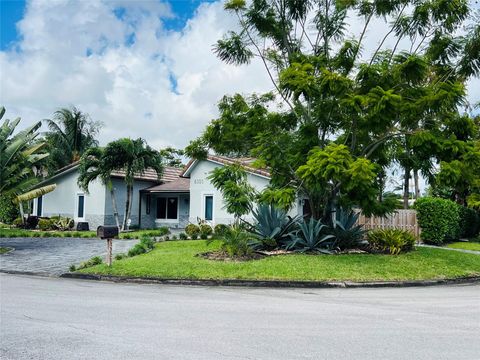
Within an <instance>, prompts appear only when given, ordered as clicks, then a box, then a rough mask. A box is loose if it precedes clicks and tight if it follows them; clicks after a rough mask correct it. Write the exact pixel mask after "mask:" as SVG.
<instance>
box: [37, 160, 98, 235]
mask: <svg viewBox="0 0 480 360" xmlns="http://www.w3.org/2000/svg"><path fill="white" fill-rule="evenodd" d="M77 179H78V171H77V170H76V169H74V170H72V171H71V172H69V173H66V174H63V175H62V176H60V177H58V178H56V179H52V180H51V181H49V182H48V184H57V188H56V189H55V190H54V191H52V192H50V193H48V194H45V195H43V204H42V213H41V215H42V216H46V217H48V216H55V215H60V216H68V217H70V218H73V219H74V220H75V223H76V222H78V221H87V222H89V223H90V228H91V229H94V228H95V226H97V225H99V224H103V218H104V212H105V187H104V186H103V185H102V184H101V183H100V181H93V182H92V183H90V185H89V193H88V194H86V193H85V192H84V191H83V190H81V189H80V187H79V186H78V184H77ZM79 194H83V195H84V196H85V202H84V216H85V218H84V219H78V217H77V213H78V212H77V198H78V195H79ZM37 206H38V199H35V201H34V206H33V214H36V213H37Z"/></svg>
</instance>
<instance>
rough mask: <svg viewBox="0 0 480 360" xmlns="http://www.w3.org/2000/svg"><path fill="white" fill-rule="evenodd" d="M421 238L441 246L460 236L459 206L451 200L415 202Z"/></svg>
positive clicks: (432, 199)
mask: <svg viewBox="0 0 480 360" xmlns="http://www.w3.org/2000/svg"><path fill="white" fill-rule="evenodd" d="M415 209H416V210H417V221H418V224H419V225H420V228H421V229H422V232H421V238H422V240H423V241H425V242H426V243H429V244H435V245H441V244H443V243H445V242H448V241H452V240H456V239H458V238H459V236H460V225H459V224H460V210H459V206H458V205H457V204H456V203H455V202H453V201H450V200H446V199H440V198H428V197H425V198H421V199H418V200H417V201H416V202H415Z"/></svg>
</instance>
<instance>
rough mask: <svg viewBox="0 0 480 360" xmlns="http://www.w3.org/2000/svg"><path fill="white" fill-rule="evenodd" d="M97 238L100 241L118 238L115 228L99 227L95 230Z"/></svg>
mask: <svg viewBox="0 0 480 360" xmlns="http://www.w3.org/2000/svg"><path fill="white" fill-rule="evenodd" d="M97 236H98V237H99V238H101V239H113V238H114V237H117V236H118V227H117V226H99V227H98V228H97Z"/></svg>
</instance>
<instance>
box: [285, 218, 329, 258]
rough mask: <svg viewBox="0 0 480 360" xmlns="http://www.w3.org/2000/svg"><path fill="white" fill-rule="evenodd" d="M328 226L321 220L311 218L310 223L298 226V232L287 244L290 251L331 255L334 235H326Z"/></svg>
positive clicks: (292, 235)
mask: <svg viewBox="0 0 480 360" xmlns="http://www.w3.org/2000/svg"><path fill="white" fill-rule="evenodd" d="M325 228H326V225H324V224H322V223H321V222H320V221H319V220H315V219H314V218H310V220H309V221H308V222H306V221H304V222H302V223H300V224H299V225H298V230H297V231H296V232H295V233H294V234H291V235H290V240H289V241H288V242H287V249H288V250H295V251H299V252H306V251H312V252H320V253H325V254H330V253H331V252H332V251H331V250H330V249H331V247H332V243H333V242H332V240H331V239H333V238H334V236H333V235H329V234H325Z"/></svg>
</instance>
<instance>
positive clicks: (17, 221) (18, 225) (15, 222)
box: [13, 217, 23, 228]
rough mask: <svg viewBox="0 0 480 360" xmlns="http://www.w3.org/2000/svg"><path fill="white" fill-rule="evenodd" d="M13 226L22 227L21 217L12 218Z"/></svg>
mask: <svg viewBox="0 0 480 360" xmlns="http://www.w3.org/2000/svg"><path fill="white" fill-rule="evenodd" d="M13 226H15V227H16V228H23V222H22V218H19V217H18V218H16V219H15V220H13Z"/></svg>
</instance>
